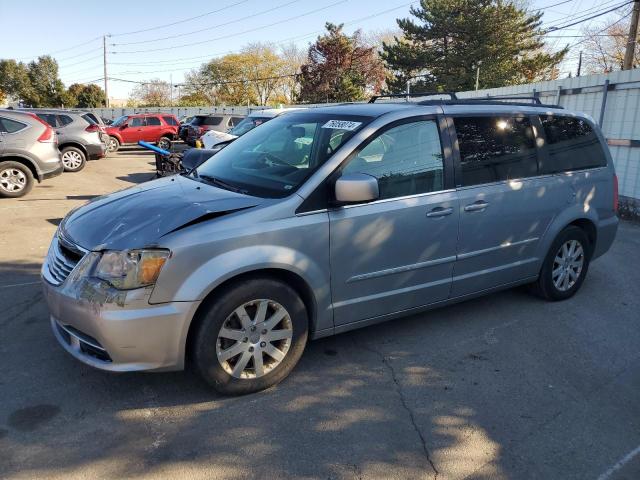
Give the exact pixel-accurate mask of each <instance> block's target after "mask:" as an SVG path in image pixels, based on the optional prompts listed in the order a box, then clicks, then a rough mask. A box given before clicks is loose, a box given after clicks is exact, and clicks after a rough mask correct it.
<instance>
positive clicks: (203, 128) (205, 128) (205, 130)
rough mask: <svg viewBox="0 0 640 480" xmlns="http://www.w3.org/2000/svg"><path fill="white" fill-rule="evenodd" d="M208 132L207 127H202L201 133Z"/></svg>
mask: <svg viewBox="0 0 640 480" xmlns="http://www.w3.org/2000/svg"><path fill="white" fill-rule="evenodd" d="M205 133H207V127H200V135H204V134H205Z"/></svg>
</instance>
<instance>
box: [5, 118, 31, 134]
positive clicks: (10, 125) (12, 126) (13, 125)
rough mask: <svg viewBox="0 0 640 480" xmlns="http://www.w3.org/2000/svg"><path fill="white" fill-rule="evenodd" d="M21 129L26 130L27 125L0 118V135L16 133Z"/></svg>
mask: <svg viewBox="0 0 640 480" xmlns="http://www.w3.org/2000/svg"><path fill="white" fill-rule="evenodd" d="M23 128H27V125H25V124H24V123H22V122H16V121H15V120H9V119H8V118H2V117H0V132H2V133H16V132H19V131H20V130H22V129H23Z"/></svg>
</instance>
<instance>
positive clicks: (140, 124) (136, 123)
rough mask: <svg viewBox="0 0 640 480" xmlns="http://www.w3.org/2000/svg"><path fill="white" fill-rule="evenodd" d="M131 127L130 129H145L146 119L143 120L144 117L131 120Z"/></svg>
mask: <svg viewBox="0 0 640 480" xmlns="http://www.w3.org/2000/svg"><path fill="white" fill-rule="evenodd" d="M129 126H130V127H144V118H142V117H135V118H132V119H131V120H129Z"/></svg>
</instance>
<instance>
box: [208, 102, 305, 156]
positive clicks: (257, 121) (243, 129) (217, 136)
mask: <svg viewBox="0 0 640 480" xmlns="http://www.w3.org/2000/svg"><path fill="white" fill-rule="evenodd" d="M297 110H305V108H268V109H265V110H256V111H255V112H251V113H250V114H249V115H248V116H247V117H246V118H245V119H244V120H242V121H241V122H240V123H238V124H237V125H236V126H235V127H233V128H232V129H231V130H229V131H228V132H217V131H215V130H209V131H208V132H207V133H205V134H204V135H203V136H202V137H200V141H201V142H202V146H203V148H206V149H207V150H209V149H212V148H214V147H215V146H216V145H218V144H219V143H222V142H226V141H227V140H233V139H234V138H238V137H240V136H241V135H244V134H245V133H247V132H248V131H249V130H253V129H254V128H255V127H257V126H258V125H262V124H263V123H264V122H267V121H269V120H271V119H272V118H275V117H278V116H280V115H282V114H285V113H288V112H294V111H297Z"/></svg>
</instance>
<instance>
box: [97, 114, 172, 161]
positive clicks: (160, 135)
mask: <svg viewBox="0 0 640 480" xmlns="http://www.w3.org/2000/svg"><path fill="white" fill-rule="evenodd" d="M178 125H179V122H178V119H177V118H176V116H175V115H171V114H168V113H145V114H142V113H139V114H135V115H123V116H122V117H120V118H118V119H116V120H114V122H113V123H112V124H111V125H109V126H108V127H107V128H106V131H107V134H108V135H109V140H108V142H109V143H108V149H109V151H110V152H115V151H117V150H118V149H119V148H120V145H122V144H126V143H138V142H139V141H140V140H143V141H145V142H151V143H155V144H156V145H158V147H160V148H163V149H165V150H168V149H169V148H171V142H172V141H173V140H175V139H176V138H177V136H178Z"/></svg>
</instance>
